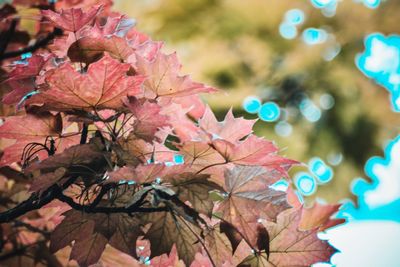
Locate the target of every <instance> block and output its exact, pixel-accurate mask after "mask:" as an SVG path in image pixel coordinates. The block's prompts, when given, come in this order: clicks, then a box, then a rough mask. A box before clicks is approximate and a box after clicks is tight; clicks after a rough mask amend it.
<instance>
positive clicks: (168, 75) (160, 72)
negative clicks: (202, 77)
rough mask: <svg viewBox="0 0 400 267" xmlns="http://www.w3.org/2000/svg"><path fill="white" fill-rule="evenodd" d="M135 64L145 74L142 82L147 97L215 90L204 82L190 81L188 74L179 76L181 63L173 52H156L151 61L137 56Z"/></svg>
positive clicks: (185, 94)
mask: <svg viewBox="0 0 400 267" xmlns="http://www.w3.org/2000/svg"><path fill="white" fill-rule="evenodd" d="M136 65H137V71H138V73H139V74H142V75H146V76H147V79H146V80H145V82H144V87H145V96H146V97H147V98H155V97H179V96H188V95H193V94H198V93H206V92H214V91H215V89H214V88H211V87H207V86H205V85H204V84H201V83H196V82H192V81H191V80H190V78H189V77H188V76H179V70H180V68H181V65H180V63H179V62H178V59H177V57H176V54H175V53H174V54H170V55H165V54H162V53H157V55H156V57H155V58H154V60H152V61H149V60H147V59H145V58H143V57H140V56H138V57H137V64H136Z"/></svg>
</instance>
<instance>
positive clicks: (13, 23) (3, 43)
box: [0, 19, 18, 58]
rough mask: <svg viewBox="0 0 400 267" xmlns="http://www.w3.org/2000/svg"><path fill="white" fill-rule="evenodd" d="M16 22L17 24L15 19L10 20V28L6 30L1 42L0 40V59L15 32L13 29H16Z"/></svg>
mask: <svg viewBox="0 0 400 267" xmlns="http://www.w3.org/2000/svg"><path fill="white" fill-rule="evenodd" d="M17 22H18V20H17V19H13V20H11V24H10V28H9V29H8V30H7V32H6V33H5V36H4V37H3V40H1V42H0V58H1V56H2V55H3V54H4V52H5V51H6V49H7V46H8V44H9V43H10V41H11V38H12V36H13V34H14V32H15V28H16V27H17Z"/></svg>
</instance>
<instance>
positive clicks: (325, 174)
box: [308, 157, 333, 183]
mask: <svg viewBox="0 0 400 267" xmlns="http://www.w3.org/2000/svg"><path fill="white" fill-rule="evenodd" d="M308 169H309V170H310V172H311V173H312V174H313V175H314V176H315V177H317V179H318V182H320V183H327V182H329V181H330V180H332V178H333V170H332V168H331V167H329V166H327V165H326V163H325V162H324V161H323V160H322V159H321V158H318V157H314V158H312V159H311V160H310V161H309V163H308Z"/></svg>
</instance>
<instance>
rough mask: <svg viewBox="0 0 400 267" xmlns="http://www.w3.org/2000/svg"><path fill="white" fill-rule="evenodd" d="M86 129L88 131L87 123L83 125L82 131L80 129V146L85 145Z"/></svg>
mask: <svg viewBox="0 0 400 267" xmlns="http://www.w3.org/2000/svg"><path fill="white" fill-rule="evenodd" d="M88 129H89V126H88V124H87V123H83V129H82V133H81V141H80V144H81V145H83V144H86V139H87V136H88Z"/></svg>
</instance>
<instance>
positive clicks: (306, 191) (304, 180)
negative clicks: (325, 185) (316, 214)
mask: <svg viewBox="0 0 400 267" xmlns="http://www.w3.org/2000/svg"><path fill="white" fill-rule="evenodd" d="M294 181H295V185H296V187H297V189H298V190H299V192H300V193H301V194H302V195H304V196H310V195H312V194H314V193H315V191H316V189H317V182H316V181H315V178H314V177H312V176H311V175H310V174H309V173H307V172H299V173H297V174H296V175H295V177H294Z"/></svg>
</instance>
